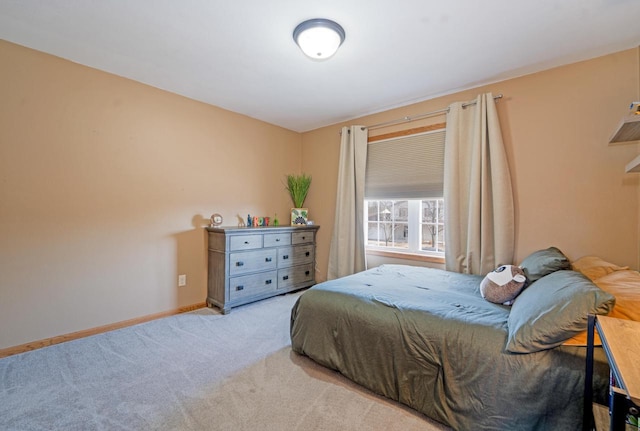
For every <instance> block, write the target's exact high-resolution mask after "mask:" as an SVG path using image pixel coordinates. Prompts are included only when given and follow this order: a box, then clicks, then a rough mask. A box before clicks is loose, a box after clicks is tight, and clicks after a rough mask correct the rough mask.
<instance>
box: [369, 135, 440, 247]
mask: <svg viewBox="0 0 640 431" xmlns="http://www.w3.org/2000/svg"><path fill="white" fill-rule="evenodd" d="M444 137H445V132H444V129H438V130H435V131H428V132H421V133H414V134H403V135H402V136H396V137H391V138H389V139H380V140H377V141H376V142H370V144H369V148H368V151H367V171H366V178H365V208H366V210H365V229H366V232H365V238H366V241H367V242H366V246H367V248H368V249H375V250H387V251H398V252H404V253H415V254H428V255H436V256H443V255H444V247H445V243H444V216H445V214H444V199H443V198H442V196H443V195H442V193H443V177H444V172H443V171H444Z"/></svg>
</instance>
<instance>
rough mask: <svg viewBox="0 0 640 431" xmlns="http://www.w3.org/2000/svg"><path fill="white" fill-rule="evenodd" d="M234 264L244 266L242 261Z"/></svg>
mask: <svg viewBox="0 0 640 431" xmlns="http://www.w3.org/2000/svg"><path fill="white" fill-rule="evenodd" d="M236 266H244V262H236Z"/></svg>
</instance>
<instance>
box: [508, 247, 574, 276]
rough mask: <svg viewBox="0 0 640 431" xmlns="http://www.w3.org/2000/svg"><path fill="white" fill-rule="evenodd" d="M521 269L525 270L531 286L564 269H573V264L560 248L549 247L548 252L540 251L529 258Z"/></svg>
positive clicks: (522, 264)
mask: <svg viewBox="0 0 640 431" xmlns="http://www.w3.org/2000/svg"><path fill="white" fill-rule="evenodd" d="M520 268H522V269H523V270H524V274H525V275H526V276H527V280H528V281H529V284H531V283H533V282H534V281H536V280H539V279H540V278H542V277H544V276H545V275H548V274H551V273H552V272H556V271H560V270H562V269H571V262H570V261H569V259H568V258H567V256H565V255H564V253H562V252H561V251H560V250H559V249H558V248H556V247H549V248H547V249H546V250H538V251H536V252H533V253H531V254H530V255H529V256H527V257H526V258H525V259H524V260H523V261H522V263H521V264H520Z"/></svg>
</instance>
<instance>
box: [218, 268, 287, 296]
mask: <svg viewBox="0 0 640 431" xmlns="http://www.w3.org/2000/svg"><path fill="white" fill-rule="evenodd" d="M277 276H278V273H277V271H269V272H261V273H260V274H252V275H244V276H242V277H232V278H230V279H229V300H231V301H233V300H236V299H240V298H246V297H249V296H258V295H262V294H264V293H267V292H274V291H275V290H276V286H277V284H278V283H277Z"/></svg>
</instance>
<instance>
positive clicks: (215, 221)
mask: <svg viewBox="0 0 640 431" xmlns="http://www.w3.org/2000/svg"><path fill="white" fill-rule="evenodd" d="M221 224H222V216H221V215H220V214H218V213H215V214H213V215H212V216H211V227H217V226H220V225H221Z"/></svg>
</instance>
